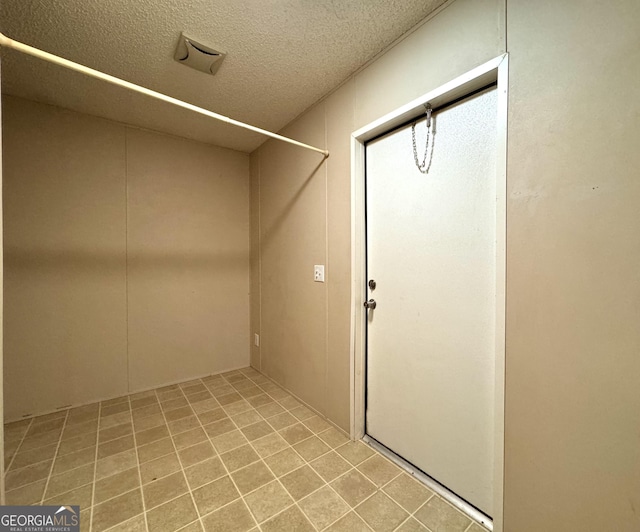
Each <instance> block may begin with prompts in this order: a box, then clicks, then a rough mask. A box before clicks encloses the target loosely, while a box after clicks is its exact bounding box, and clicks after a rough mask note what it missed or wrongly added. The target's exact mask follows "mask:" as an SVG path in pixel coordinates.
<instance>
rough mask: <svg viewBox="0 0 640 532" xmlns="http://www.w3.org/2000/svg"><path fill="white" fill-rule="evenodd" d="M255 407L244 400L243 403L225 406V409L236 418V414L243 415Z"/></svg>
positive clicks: (238, 402)
mask: <svg viewBox="0 0 640 532" xmlns="http://www.w3.org/2000/svg"><path fill="white" fill-rule="evenodd" d="M252 408H253V407H252V406H251V405H250V404H249V403H248V402H247V401H245V400H244V399H243V400H242V401H237V402H235V403H231V404H228V405H224V407H223V409H224V411H225V412H226V413H227V415H229V416H235V415H236V414H241V413H242V412H246V411H247V410H250V409H252Z"/></svg>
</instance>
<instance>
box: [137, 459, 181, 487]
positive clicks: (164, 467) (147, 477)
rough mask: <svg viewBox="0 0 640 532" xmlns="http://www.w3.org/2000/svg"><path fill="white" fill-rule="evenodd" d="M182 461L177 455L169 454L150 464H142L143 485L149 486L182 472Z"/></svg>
mask: <svg viewBox="0 0 640 532" xmlns="http://www.w3.org/2000/svg"><path fill="white" fill-rule="evenodd" d="M180 467H181V466H180V461H179V460H178V455H176V453H171V454H167V455H165V456H163V457H161V458H156V459H155V460H151V461H150V462H145V463H144V464H140V475H141V476H142V483H143V484H147V483H148V482H153V481H154V480H157V479H159V478H162V477H166V476H167V475H170V474H171V473H175V472H176V471H178V470H180Z"/></svg>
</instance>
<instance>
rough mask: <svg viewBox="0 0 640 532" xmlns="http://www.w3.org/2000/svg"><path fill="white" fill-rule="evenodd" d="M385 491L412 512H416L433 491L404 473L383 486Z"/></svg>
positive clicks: (431, 495)
mask: <svg viewBox="0 0 640 532" xmlns="http://www.w3.org/2000/svg"><path fill="white" fill-rule="evenodd" d="M383 491H384V492H385V493H386V494H387V495H389V496H390V497H391V498H392V499H393V500H394V501H396V502H397V503H398V504H399V505H400V506H402V507H403V508H404V509H405V510H407V511H408V512H410V513H413V512H415V511H416V510H417V509H418V508H420V506H422V505H423V504H424V503H425V502H427V500H428V499H429V498H431V497H433V492H432V491H431V490H430V489H428V488H426V487H425V486H423V485H422V484H420V483H419V482H418V481H416V480H414V479H413V478H411V477H410V476H409V475H407V474H406V473H403V474H402V475H400V476H399V477H398V478H396V479H394V480H393V481H392V482H390V483H389V484H388V485H386V486H385V487H384V488H383Z"/></svg>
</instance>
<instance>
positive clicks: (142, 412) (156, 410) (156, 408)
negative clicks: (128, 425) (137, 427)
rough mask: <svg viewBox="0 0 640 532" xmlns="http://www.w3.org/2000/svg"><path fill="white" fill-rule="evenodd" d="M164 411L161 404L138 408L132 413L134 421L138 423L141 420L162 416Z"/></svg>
mask: <svg viewBox="0 0 640 532" xmlns="http://www.w3.org/2000/svg"><path fill="white" fill-rule="evenodd" d="M161 413H162V409H161V408H160V405H159V404H155V405H149V406H145V407H142V408H138V409H137V410H134V411H133V412H132V415H133V421H134V422H135V421H137V420H139V419H142V418H145V417H147V416H153V415H155V414H161Z"/></svg>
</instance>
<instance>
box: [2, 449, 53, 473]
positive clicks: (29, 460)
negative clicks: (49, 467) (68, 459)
mask: <svg viewBox="0 0 640 532" xmlns="http://www.w3.org/2000/svg"><path fill="white" fill-rule="evenodd" d="M57 448H58V444H57V443H53V444H51V445H45V446H44V447H36V448H35V449H31V450H29V451H21V452H19V453H16V455H15V457H14V458H13V463H12V464H11V469H12V470H13V469H20V468H23V467H28V466H32V465H35V464H37V463H38V462H44V461H47V460H52V459H53V457H54V456H55V454H56V449H57Z"/></svg>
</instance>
